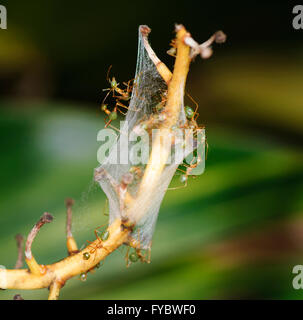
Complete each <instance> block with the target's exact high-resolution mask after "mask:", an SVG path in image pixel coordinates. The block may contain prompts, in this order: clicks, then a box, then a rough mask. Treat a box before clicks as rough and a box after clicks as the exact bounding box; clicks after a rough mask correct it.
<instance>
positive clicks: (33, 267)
mask: <svg viewBox="0 0 303 320" xmlns="http://www.w3.org/2000/svg"><path fill="white" fill-rule="evenodd" d="M52 221H53V216H52V215H51V214H49V213H48V212H45V213H44V214H43V216H42V217H41V218H40V219H39V221H38V222H37V223H36V224H35V225H34V227H33V228H32V230H31V232H30V233H29V235H28V237H27V240H26V245H25V260H26V263H27V265H28V267H29V269H30V271H31V272H32V273H34V274H43V273H44V272H45V269H44V268H43V267H42V266H40V265H39V264H38V263H37V261H36V260H35V258H34V257H33V254H32V243H33V241H34V239H35V238H36V235H37V233H38V232H39V230H40V229H41V228H42V226H43V225H45V224H46V223H50V222H52Z"/></svg>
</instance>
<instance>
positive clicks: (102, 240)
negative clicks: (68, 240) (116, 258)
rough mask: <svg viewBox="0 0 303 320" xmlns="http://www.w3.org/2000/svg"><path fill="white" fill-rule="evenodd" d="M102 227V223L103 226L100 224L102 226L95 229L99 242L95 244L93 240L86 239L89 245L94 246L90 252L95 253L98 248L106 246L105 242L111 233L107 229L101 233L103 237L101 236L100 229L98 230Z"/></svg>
mask: <svg viewBox="0 0 303 320" xmlns="http://www.w3.org/2000/svg"><path fill="white" fill-rule="evenodd" d="M102 227H104V225H102V226H100V227H98V228H96V229H95V230H94V233H95V236H96V239H97V240H98V243H97V244H94V243H93V242H91V241H88V240H86V241H87V242H88V243H89V247H91V248H92V249H91V250H90V252H89V253H90V254H93V253H95V252H96V251H97V250H98V249H101V248H104V247H103V242H104V241H106V240H107V239H108V236H109V233H108V231H106V230H105V231H104V232H103V233H102V234H101V238H100V237H99V235H98V231H97V230H98V229H100V228H102ZM104 249H106V248H104Z"/></svg>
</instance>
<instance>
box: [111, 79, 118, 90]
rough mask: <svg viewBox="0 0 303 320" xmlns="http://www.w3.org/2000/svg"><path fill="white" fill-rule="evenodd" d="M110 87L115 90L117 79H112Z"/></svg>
mask: <svg viewBox="0 0 303 320" xmlns="http://www.w3.org/2000/svg"><path fill="white" fill-rule="evenodd" d="M110 85H111V87H112V88H115V87H116V86H117V81H116V78H115V77H113V78H112V80H111V82H110Z"/></svg>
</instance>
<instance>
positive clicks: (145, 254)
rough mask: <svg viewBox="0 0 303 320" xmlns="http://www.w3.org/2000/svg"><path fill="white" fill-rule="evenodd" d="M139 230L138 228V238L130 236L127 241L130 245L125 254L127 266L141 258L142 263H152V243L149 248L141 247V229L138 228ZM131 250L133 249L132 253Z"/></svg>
mask: <svg viewBox="0 0 303 320" xmlns="http://www.w3.org/2000/svg"><path fill="white" fill-rule="evenodd" d="M137 230H138V239H135V238H133V237H131V236H130V237H129V240H128V242H127V243H125V244H126V245H127V246H128V247H127V251H126V255H125V261H126V267H127V268H128V267H129V266H130V265H131V264H132V263H136V262H137V261H138V260H140V261H141V262H142V263H150V261H151V243H150V245H149V248H148V249H141V243H140V229H139V228H138V229H137ZM132 249H133V250H132ZM130 250H131V251H132V252H131V253H130Z"/></svg>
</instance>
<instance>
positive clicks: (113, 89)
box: [101, 66, 133, 128]
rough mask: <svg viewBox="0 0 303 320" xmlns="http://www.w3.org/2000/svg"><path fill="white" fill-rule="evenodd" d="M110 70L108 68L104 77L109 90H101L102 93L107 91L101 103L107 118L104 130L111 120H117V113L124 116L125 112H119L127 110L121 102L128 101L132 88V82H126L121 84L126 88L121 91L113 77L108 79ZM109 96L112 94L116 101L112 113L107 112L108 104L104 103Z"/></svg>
mask: <svg viewBox="0 0 303 320" xmlns="http://www.w3.org/2000/svg"><path fill="white" fill-rule="evenodd" d="M111 68H112V66H110V67H109V69H108V71H107V76H106V80H107V81H108V82H109V84H110V88H106V89H103V91H108V93H107V94H106V95H105V97H104V99H103V101H102V104H101V110H102V111H103V112H105V113H106V115H107V117H108V121H107V122H106V124H105V128H107V127H108V126H109V125H110V123H111V122H112V121H113V120H116V119H117V117H118V114H117V111H119V112H120V113H122V114H123V115H125V112H123V111H122V110H121V108H124V109H128V106H126V105H125V104H124V103H122V102H121V101H123V102H124V101H129V100H130V98H131V92H132V89H133V86H132V85H131V83H132V81H133V80H129V81H128V82H123V85H124V86H125V87H126V88H125V89H122V88H120V87H119V85H120V84H119V83H118V82H117V80H116V78H115V77H112V78H111V79H110V77H109V73H110V70H111ZM110 94H112V97H113V98H114V99H116V104H115V107H114V109H113V110H112V111H111V110H109V108H108V104H106V103H105V102H106V99H107V98H108V96H109V95H110Z"/></svg>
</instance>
